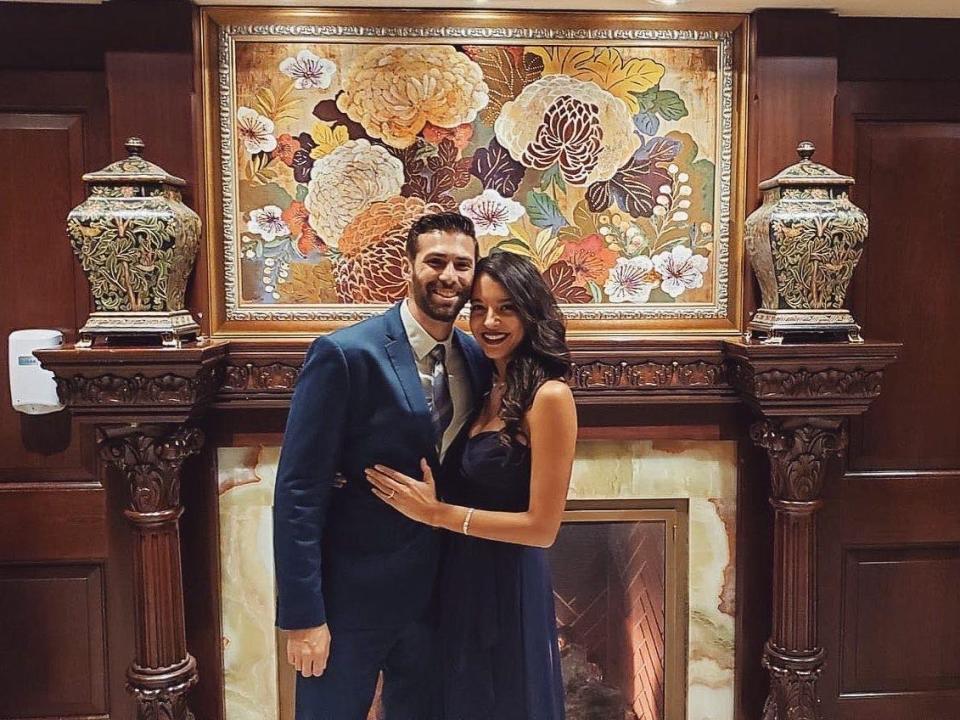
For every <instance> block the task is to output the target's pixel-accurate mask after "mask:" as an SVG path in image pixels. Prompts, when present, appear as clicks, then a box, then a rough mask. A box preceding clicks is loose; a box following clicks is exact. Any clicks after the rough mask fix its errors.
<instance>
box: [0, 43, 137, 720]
mask: <svg viewBox="0 0 960 720" xmlns="http://www.w3.org/2000/svg"><path fill="white" fill-rule="evenodd" d="M4 32H6V29H5V30H4ZM106 141H107V102H106V88H105V81H104V76H103V73H101V72H49V71H37V72H30V71H19V70H18V71H9V70H7V71H0V156H2V157H3V159H4V161H3V163H2V165H0V267H3V268H5V269H7V268H15V271H14V272H9V271H8V272H5V273H4V278H3V281H2V282H0V307H2V308H3V313H2V314H0V367H2V368H3V381H2V382H0V626H2V628H3V631H2V632H0V667H2V668H3V670H4V672H3V673H0V717H5V718H8V717H9V718H23V717H64V716H84V717H87V716H97V715H104V714H105V713H107V711H108V707H107V700H108V690H107V686H108V680H107V675H108V673H107V670H106V662H107V632H106V625H105V608H106V606H107V599H106V584H107V580H108V577H107V576H108V574H107V571H106V558H107V556H108V554H109V550H108V532H107V513H106V493H105V491H104V488H103V487H102V486H101V485H100V484H99V482H98V481H97V477H96V461H95V459H94V457H93V442H92V432H91V431H90V430H89V429H87V428H84V427H82V426H81V425H80V424H79V423H77V422H76V421H75V420H73V419H72V418H71V417H70V415H69V414H68V413H66V412H61V413H55V414H50V415H41V416H29V415H22V414H20V413H17V412H15V411H14V410H13V408H12V407H11V405H10V391H9V383H8V382H7V378H6V366H7V336H8V334H9V332H10V331H12V330H15V329H21V328H30V327H45V328H56V329H59V330H61V331H62V332H63V333H64V337H65V340H66V341H67V342H70V341H72V340H73V339H74V338H75V334H76V329H77V327H79V325H81V324H82V323H83V322H85V321H86V318H87V314H88V313H89V311H90V302H89V290H88V286H87V282H86V279H85V277H84V275H83V272H82V270H81V268H80V266H79V263H77V261H76V259H75V257H74V255H73V251H72V249H71V247H70V243H69V240H68V238H67V235H66V230H65V225H66V216H67V213H68V212H69V211H70V209H71V208H73V207H74V206H75V205H77V204H78V203H80V202H81V201H82V200H83V199H84V197H86V193H85V190H84V187H83V182H82V180H81V176H82V175H83V173H84V172H88V171H90V170H97V169H99V168H101V167H103V166H104V165H105V164H106V163H107V159H108V156H107V150H106V148H107V142H106ZM122 668H123V666H122V665H121V666H120V667H119V669H120V670H121V672H122Z"/></svg>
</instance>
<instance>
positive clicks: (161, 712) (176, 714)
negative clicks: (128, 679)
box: [127, 666, 198, 720]
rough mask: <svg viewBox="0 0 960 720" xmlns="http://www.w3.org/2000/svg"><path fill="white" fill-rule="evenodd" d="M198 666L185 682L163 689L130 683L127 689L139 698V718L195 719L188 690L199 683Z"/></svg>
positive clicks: (151, 719) (138, 719)
mask: <svg viewBox="0 0 960 720" xmlns="http://www.w3.org/2000/svg"><path fill="white" fill-rule="evenodd" d="M197 680H198V676H197V672H196V667H195V666H194V667H193V674H192V675H190V676H189V677H188V678H187V679H186V680H185V681H184V682H182V683H179V684H177V685H174V686H173V687H169V688H163V689H160V690H158V689H145V688H142V687H139V686H138V685H134V684H133V683H129V684H128V685H127V689H128V690H129V691H130V692H131V693H132V694H133V695H134V696H135V697H136V698H137V720H194V715H193V713H192V712H191V711H190V708H189V707H187V691H189V690H190V688H192V687H193V686H194V685H196V684H197Z"/></svg>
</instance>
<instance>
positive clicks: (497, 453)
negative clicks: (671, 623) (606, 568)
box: [439, 431, 564, 720]
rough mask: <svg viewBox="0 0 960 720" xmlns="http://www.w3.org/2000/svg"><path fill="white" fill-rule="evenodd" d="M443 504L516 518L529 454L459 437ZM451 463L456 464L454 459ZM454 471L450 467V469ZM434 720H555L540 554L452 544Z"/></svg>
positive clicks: (554, 662)
mask: <svg viewBox="0 0 960 720" xmlns="http://www.w3.org/2000/svg"><path fill="white" fill-rule="evenodd" d="M457 446H458V447H456V448H451V450H455V451H456V452H459V453H460V454H461V457H460V460H459V472H456V473H455V474H454V475H453V477H451V478H450V482H449V483H448V484H447V485H446V487H445V489H444V493H443V494H444V500H445V501H446V502H449V503H453V504H456V505H465V506H468V507H473V508H477V509H478V510H506V511H512V512H522V511H524V510H526V509H527V507H528V506H529V502H530V449H529V448H528V447H527V446H525V445H523V444H521V443H518V442H514V443H513V444H512V445H510V446H509V447H508V446H506V445H504V444H503V443H501V442H500V436H499V434H498V433H497V432H496V431H492V432H481V433H479V434H478V435H475V436H474V437H468V436H467V435H466V434H464V435H463V436H461V438H460V441H459V442H458V443H457ZM454 460H456V458H454ZM455 467H456V466H455ZM439 590H440V600H441V610H440V616H441V640H442V648H443V653H444V656H443V659H444V662H443V688H444V693H443V694H444V716H443V717H444V720H563V717H564V709H563V679H562V676H561V674H560V652H559V648H558V645H557V623H556V611H555V609H554V604H553V588H552V585H551V581H550V567H549V564H548V562H547V557H546V551H545V550H543V549H542V548H535V547H527V546H524V545H515V544H512V543H503V542H495V541H492V540H483V539H481V538H476V537H470V536H464V535H459V534H458V535H452V536H450V538H449V542H448V546H447V551H446V555H445V558H444V562H443V564H442V570H441V580H440V586H439Z"/></svg>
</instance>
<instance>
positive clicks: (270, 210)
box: [247, 205, 290, 242]
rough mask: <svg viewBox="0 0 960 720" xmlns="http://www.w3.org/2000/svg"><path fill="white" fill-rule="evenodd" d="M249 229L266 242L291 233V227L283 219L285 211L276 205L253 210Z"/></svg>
mask: <svg viewBox="0 0 960 720" xmlns="http://www.w3.org/2000/svg"><path fill="white" fill-rule="evenodd" d="M247 231H248V232H250V233H253V234H254V235H259V236H260V237H262V238H263V239H264V240H265V241H266V242H270V241H271V240H273V239H275V238H278V237H283V236H284V235H289V234H290V228H289V227H287V223H285V222H284V221H283V211H282V210H281V209H280V208H278V207H277V206H276V205H266V206H264V207H262V208H258V209H257V210H251V211H250V220H249V222H247Z"/></svg>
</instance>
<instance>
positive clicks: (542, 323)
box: [474, 250, 570, 444]
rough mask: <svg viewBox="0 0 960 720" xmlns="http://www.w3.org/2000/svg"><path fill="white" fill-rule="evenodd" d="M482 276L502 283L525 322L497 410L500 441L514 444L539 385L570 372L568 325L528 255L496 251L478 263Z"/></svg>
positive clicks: (519, 435) (562, 378) (558, 378)
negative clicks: (505, 387)
mask: <svg viewBox="0 0 960 720" xmlns="http://www.w3.org/2000/svg"><path fill="white" fill-rule="evenodd" d="M481 275H487V276H489V277H491V278H493V279H494V280H496V281H497V282H498V283H500V284H501V285H503V287H504V289H505V290H506V291H507V295H509V296H510V299H511V300H512V301H513V304H514V307H515V308H516V311H517V314H518V315H519V316H520V320H521V321H522V323H523V330H524V337H523V341H522V342H521V343H520V345H519V346H518V347H517V349H516V351H515V352H514V354H513V357H512V358H511V360H510V362H509V363H508V364H507V376H506V378H504V379H505V380H506V381H507V389H506V392H505V393H504V396H503V401H502V402H501V405H500V411H499V413H498V415H499V416H500V419H501V420H503V422H504V424H505V427H504V428H503V430H502V431H501V432H500V439H501V441H503V442H504V443H506V444H510V443H511V442H512V441H513V439H515V438H517V437H526V433H525V432H524V431H523V428H522V424H521V423H522V421H523V416H524V413H526V412H527V410H529V409H530V406H531V405H533V398H534V396H535V395H536V394H537V390H539V389H540V386H541V385H543V384H544V383H545V382H546V381H547V380H566V379H567V378H568V377H569V376H570V351H569V349H568V348H567V342H566V327H565V324H564V319H563V313H561V312H560V308H559V307H557V301H556V300H555V299H554V297H553V293H551V292H550V289H549V288H548V287H547V284H546V283H545V282H544V281H543V278H542V277H541V276H540V273H539V272H537V268H536V267H535V266H534V265H533V263H532V262H530V261H529V260H528V259H527V258H525V257H523V256H522V255H517V254H516V253H511V252H503V251H497V250H494V251H493V252H492V253H491V254H490V255H488V256H487V257H485V258H483V259H482V260H480V262H478V263H477V269H476V273H475V275H474V277H475V278H479V277H480V276H481ZM528 439H529V438H528Z"/></svg>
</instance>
